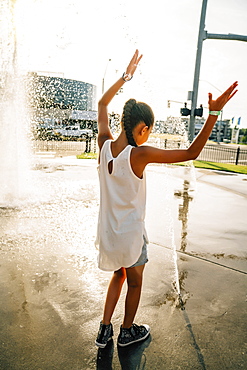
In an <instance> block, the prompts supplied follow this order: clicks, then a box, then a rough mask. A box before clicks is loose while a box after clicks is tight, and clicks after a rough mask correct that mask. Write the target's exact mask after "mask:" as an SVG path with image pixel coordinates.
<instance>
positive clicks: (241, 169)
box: [76, 152, 247, 175]
mask: <svg viewBox="0 0 247 370" xmlns="http://www.w3.org/2000/svg"><path fill="white" fill-rule="evenodd" d="M76 157H77V158H78V159H97V158H98V153H91V152H90V153H81V154H79V155H77V156H76ZM174 165H178V166H187V165H188V163H186V162H181V163H174ZM193 165H194V166H195V167H196V168H206V169H209V170H217V171H226V172H235V173H241V174H244V175H247V166H240V165H237V166H236V165H235V164H228V163H216V162H205V161H193Z"/></svg>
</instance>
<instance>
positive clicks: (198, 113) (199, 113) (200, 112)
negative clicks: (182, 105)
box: [194, 104, 203, 117]
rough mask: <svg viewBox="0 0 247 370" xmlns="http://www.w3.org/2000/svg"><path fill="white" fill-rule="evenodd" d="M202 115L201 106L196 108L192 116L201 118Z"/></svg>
mask: <svg viewBox="0 0 247 370" xmlns="http://www.w3.org/2000/svg"><path fill="white" fill-rule="evenodd" d="M202 115H203V107H202V104H201V105H200V108H196V109H195V112H194V116H195V117H196V116H198V117H202Z"/></svg>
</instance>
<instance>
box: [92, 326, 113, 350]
mask: <svg viewBox="0 0 247 370" xmlns="http://www.w3.org/2000/svg"><path fill="white" fill-rule="evenodd" d="M112 336H113V328H112V324H109V325H105V324H102V322H101V323H100V327H99V331H98V336H97V339H96V341H95V344H96V346H98V347H100V348H105V346H106V345H107V342H108V341H109V340H111V339H112Z"/></svg>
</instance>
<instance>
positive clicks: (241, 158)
mask: <svg viewBox="0 0 247 370" xmlns="http://www.w3.org/2000/svg"><path fill="white" fill-rule="evenodd" d="M148 143H149V144H150V145H153V146H156V147H158V148H168V149H172V148H183V147H185V143H184V142H183V141H179V140H177V141H176V140H167V139H165V140H162V139H160V138H150V139H149V141H148ZM33 149H34V151H35V152H37V151H43V152H44V151H47V152H48V151H53V152H71V153H72V152H73V153H78V154H79V153H83V152H90V151H93V152H94V153H95V152H96V150H97V145H96V138H93V139H92V140H88V141H52V140H50V141H45V140H35V141H33ZM197 159H198V160H201V161H207V162H218V163H232V164H236V165H237V164H240V165H247V149H243V148H242V147H240V146H238V147H233V146H223V145H219V144H207V145H205V147H204V148H203V150H202V152H201V154H200V155H199V157H198V158H197Z"/></svg>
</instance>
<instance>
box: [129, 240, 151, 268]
mask: <svg viewBox="0 0 247 370" xmlns="http://www.w3.org/2000/svg"><path fill="white" fill-rule="evenodd" d="M143 239H144V243H143V247H142V252H141V255H140V257H139V258H138V260H137V261H136V263H134V265H132V266H130V267H136V266H141V265H145V263H147V262H148V253H147V242H146V239H145V238H144V237H143Z"/></svg>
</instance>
